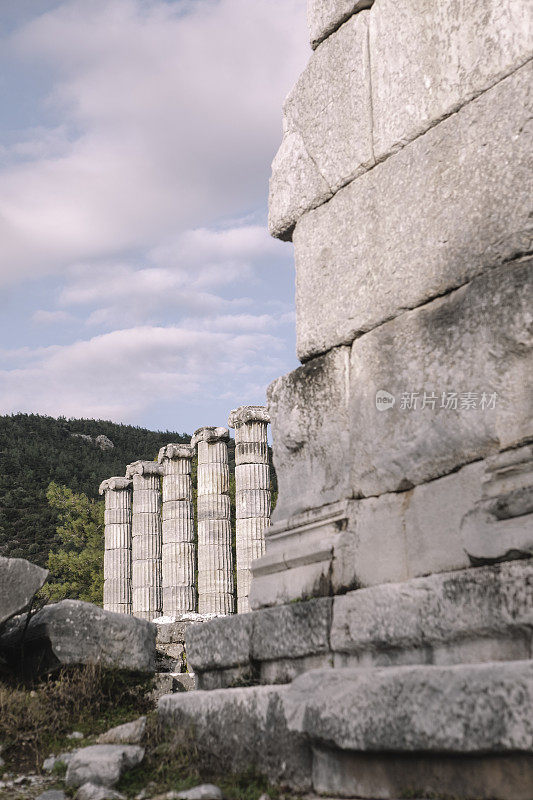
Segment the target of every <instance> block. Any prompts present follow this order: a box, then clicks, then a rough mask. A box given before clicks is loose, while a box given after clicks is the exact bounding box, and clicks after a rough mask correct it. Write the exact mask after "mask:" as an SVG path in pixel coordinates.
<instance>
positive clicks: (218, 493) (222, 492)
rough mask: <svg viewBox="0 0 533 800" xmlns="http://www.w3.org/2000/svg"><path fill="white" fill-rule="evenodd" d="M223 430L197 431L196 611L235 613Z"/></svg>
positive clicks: (225, 439)
mask: <svg viewBox="0 0 533 800" xmlns="http://www.w3.org/2000/svg"><path fill="white" fill-rule="evenodd" d="M228 439H229V433H228V430H227V428H199V429H198V430H197V431H196V432H195V434H194V436H193V437H192V439H191V445H192V446H193V447H196V446H198V611H199V612H200V614H208V613H222V614H231V613H233V611H234V610H235V599H234V588H233V554H232V550H231V520H230V499H229V467H228V444H227V442H228Z"/></svg>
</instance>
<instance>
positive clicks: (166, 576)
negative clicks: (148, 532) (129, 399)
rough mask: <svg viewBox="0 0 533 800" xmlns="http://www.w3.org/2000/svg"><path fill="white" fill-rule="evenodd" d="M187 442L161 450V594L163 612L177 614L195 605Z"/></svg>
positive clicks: (189, 470) (190, 481)
mask: <svg viewBox="0 0 533 800" xmlns="http://www.w3.org/2000/svg"><path fill="white" fill-rule="evenodd" d="M193 455H194V449H193V448H192V447H191V445H188V444H168V445H166V446H165V447H162V448H161V450H160V451H159V456H158V459H157V460H158V462H159V464H161V465H162V467H163V473H164V474H163V493H162V548H161V594H162V612H163V616H166V617H177V616H180V615H181V614H184V613H186V612H189V611H195V609H196V545H195V541H194V522H193V507H192V499H193V491H192V478H191V472H192V458H193Z"/></svg>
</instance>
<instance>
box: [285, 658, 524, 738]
mask: <svg viewBox="0 0 533 800" xmlns="http://www.w3.org/2000/svg"><path fill="white" fill-rule="evenodd" d="M283 697H284V700H283V702H284V710H285V714H286V718H287V725H288V728H289V730H291V731H294V732H296V733H300V734H303V735H305V736H307V737H308V738H309V739H310V740H311V741H312V742H316V743H322V744H326V745H328V746H330V747H331V746H333V747H338V748H340V749H342V750H355V751H360V752H376V751H386V752H397V753H398V752H399V753H401V752H411V753H415V752H430V753H431V752H433V753H462V754H467V753H472V754H474V753H478V754H482V753H512V752H523V753H533V714H532V711H533V661H529V660H528V661H508V662H497V663H494V662H489V663H488V664H466V665H465V664H459V665H456V666H447V667H434V666H408V667H388V668H374V669H328V670H313V671H312V672H307V673H306V674H304V675H301V676H300V677H299V678H296V680H295V681H293V683H292V684H290V686H289V688H288V690H287V692H286V693H285V695H284V696H283Z"/></svg>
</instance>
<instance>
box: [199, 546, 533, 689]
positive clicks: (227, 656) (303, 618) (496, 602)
mask: <svg viewBox="0 0 533 800" xmlns="http://www.w3.org/2000/svg"><path fill="white" fill-rule="evenodd" d="M532 585H533V560H532V559H524V560H521V561H512V562H508V563H506V564H501V565H497V566H486V567H477V568H474V569H465V570H457V571H454V572H444V573H442V574H437V575H430V576H428V577H424V578H413V579H412V580H409V581H404V582H402V583H386V584H382V585H380V586H371V587H368V588H365V589H358V590H356V591H353V592H348V593H347V594H345V595H342V596H339V597H334V598H330V597H324V598H315V599H313V600H308V601H306V602H301V603H288V604H286V605H282V606H276V607H274V608H263V609H259V610H258V611H254V612H252V613H251V614H239V615H236V616H227V617H221V618H218V619H213V620H210V621H208V622H206V623H204V624H203V625H200V626H196V627H194V628H192V627H191V628H189V629H188V630H187V663H188V664H189V666H190V667H191V668H192V669H193V670H194V671H195V672H196V673H197V674H198V680H199V688H200V689H218V688H224V687H228V686H230V685H231V684H234V685H235V682H236V681H239V682H240V685H241V686H242V685H243V684H244V683H245V682H246V681H247V682H248V683H252V682H254V681H255V682H260V683H285V682H288V681H290V680H292V679H293V678H294V677H296V675H298V674H300V673H302V672H306V671H307V670H309V669H314V668H317V667H321V666H330V665H334V666H335V667H361V668H365V667H372V666H375V667H381V666H401V665H407V664H435V665H440V666H446V665H451V664H457V663H463V664H465V663H481V662H488V661H500V660H501V661H517V660H519V659H528V658H531V653H532V649H531V648H532V642H533V592H532V590H531V587H532Z"/></svg>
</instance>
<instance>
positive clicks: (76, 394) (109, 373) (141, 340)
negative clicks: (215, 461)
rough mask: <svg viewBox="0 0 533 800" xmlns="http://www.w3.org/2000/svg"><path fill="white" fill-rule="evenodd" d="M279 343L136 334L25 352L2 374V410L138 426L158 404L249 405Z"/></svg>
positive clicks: (179, 333)
mask: <svg viewBox="0 0 533 800" xmlns="http://www.w3.org/2000/svg"><path fill="white" fill-rule="evenodd" d="M282 351H283V344H282V342H281V341H280V340H279V339H278V338H276V337H274V336H272V335H269V334H265V333H261V332H257V331H256V332H247V333H234V332H231V333H225V332H219V331H194V330H190V329H186V328H180V327H175V326H169V327H148V326H145V327H138V328H132V329H129V330H118V331H113V332H112V333H107V334H103V335H101V336H95V337H94V338H92V339H90V340H88V341H79V342H75V343H74V344H70V345H65V346H58V345H54V346H51V347H44V348H36V349H35V350H33V351H27V350H26V352H25V360H24V361H25V363H24V366H19V367H17V368H15V369H11V370H8V369H4V370H2V371H0V387H3V388H0V407H1V408H2V409H4V411H5V413H10V412H12V411H25V410H28V411H33V412H40V413H44V414H52V415H54V416H57V415H60V414H62V415H65V416H67V417H68V416H89V417H101V418H102V417H103V418H108V419H114V420H117V421H124V422H132V421H133V422H136V421H138V419H139V415H140V414H142V413H143V412H144V411H145V410H146V409H149V408H150V407H151V406H153V405H154V404H155V403H156V402H157V403H161V402H163V403H164V402H168V401H172V402H176V403H179V402H180V400H184V399H189V400H190V399H192V398H194V397H195V396H196V395H198V394H199V393H201V394H202V397H203V398H205V397H210V396H211V397H213V398H220V397H221V396H223V397H227V398H228V400H232V401H235V402H238V401H242V400H243V398H245V399H246V398H248V397H250V396H254V397H255V396H257V395H256V394H253V395H252V392H255V393H257V391H258V387H261V389H260V390H262V391H264V387H265V385H266V384H267V383H268V382H269V381H270V380H272V379H273V378H274V377H275V376H276V375H277V374H278V371H279V368H280V359H281V355H280V354H281V353H282Z"/></svg>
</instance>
